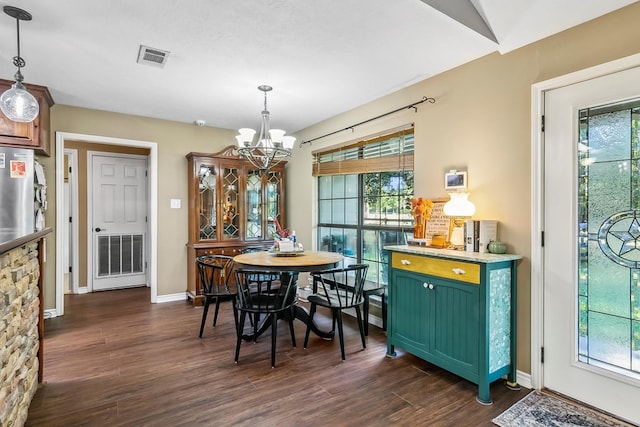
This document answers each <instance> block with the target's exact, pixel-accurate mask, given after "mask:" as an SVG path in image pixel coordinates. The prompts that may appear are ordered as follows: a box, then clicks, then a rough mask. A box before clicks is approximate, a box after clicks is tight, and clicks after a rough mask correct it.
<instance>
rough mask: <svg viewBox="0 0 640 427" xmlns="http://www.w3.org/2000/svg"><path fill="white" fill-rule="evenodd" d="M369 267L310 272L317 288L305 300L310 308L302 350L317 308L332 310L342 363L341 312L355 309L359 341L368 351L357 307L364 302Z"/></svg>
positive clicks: (361, 266)
mask: <svg viewBox="0 0 640 427" xmlns="http://www.w3.org/2000/svg"><path fill="white" fill-rule="evenodd" d="M368 268H369V266H368V265H367V264H352V265H350V266H348V267H344V268H333V269H330V270H324V271H318V272H313V273H311V277H312V278H313V281H314V287H317V291H316V292H315V293H313V294H311V295H309V297H307V300H308V301H309V302H310V303H311V307H310V309H309V318H308V320H307V332H306V333H305V335H304V348H307V344H308V343H309V332H310V330H311V322H313V316H314V315H315V313H316V309H317V306H322V307H327V308H329V309H331V312H332V315H333V325H334V330H335V322H336V320H337V323H338V336H339V338H340V353H341V354H342V360H345V352H344V333H343V327H342V311H343V310H345V309H347V308H354V309H355V311H356V317H357V318H358V328H359V329H360V338H361V339H362V348H367V344H366V342H365V334H364V326H363V324H362V313H361V311H360V308H361V306H362V304H363V303H364V295H363V293H364V285H365V279H366V277H367V270H368Z"/></svg>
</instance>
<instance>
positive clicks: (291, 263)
mask: <svg viewBox="0 0 640 427" xmlns="http://www.w3.org/2000/svg"><path fill="white" fill-rule="evenodd" d="M343 258H344V257H343V256H342V254H339V253H336V252H324V251H304V252H292V253H288V252H287V253H280V252H268V251H260V252H249V253H246V254H240V255H236V256H235V257H233V260H234V261H235V263H236V265H237V266H238V267H240V268H259V269H261V270H264V271H286V272H288V273H302V272H313V271H320V270H326V269H327V268H332V267H336V266H337V265H338V263H340V261H342V259H343Z"/></svg>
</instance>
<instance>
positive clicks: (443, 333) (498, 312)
mask: <svg viewBox="0 0 640 427" xmlns="http://www.w3.org/2000/svg"><path fill="white" fill-rule="evenodd" d="M386 249H388V250H391V252H392V253H391V266H390V267H391V268H390V269H389V275H390V277H389V288H388V293H389V300H388V304H389V308H388V319H387V320H388V323H387V355H388V356H395V355H396V353H395V346H398V347H399V348H402V349H404V350H405V351H407V352H409V353H412V354H414V355H416V356H418V357H420V358H422V359H424V360H426V361H428V362H430V363H432V364H434V365H437V366H440V367H442V368H443V369H446V370H448V371H450V372H453V373H454V374H456V375H459V376H461V377H463V378H465V379H467V380H469V381H471V382H473V383H475V384H478V401H479V402H481V403H484V404H488V403H491V398H490V395H489V386H490V384H491V382H493V381H495V380H496V379H498V378H500V377H502V376H505V375H506V376H507V380H508V384H510V385H511V386H517V384H516V367H515V356H516V347H515V345H516V340H515V330H516V329H515V306H516V304H515V301H516V300H515V298H516V261H517V260H518V259H519V258H520V257H519V256H515V255H494V254H478V253H468V252H460V251H451V250H442V249H438V250H433V249H430V248H420V247H408V246H389V247H386Z"/></svg>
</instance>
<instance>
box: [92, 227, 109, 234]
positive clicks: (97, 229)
mask: <svg viewBox="0 0 640 427" xmlns="http://www.w3.org/2000/svg"><path fill="white" fill-rule="evenodd" d="M95 231H96V233H99V232H101V231H107V229H106V228H100V227H96V229H95Z"/></svg>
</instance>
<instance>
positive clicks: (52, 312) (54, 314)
mask: <svg viewBox="0 0 640 427" xmlns="http://www.w3.org/2000/svg"><path fill="white" fill-rule="evenodd" d="M43 316H44V318H45V320H46V319H52V318H54V317H58V311H57V310H56V309H55V308H50V309H48V310H44V313H43Z"/></svg>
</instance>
